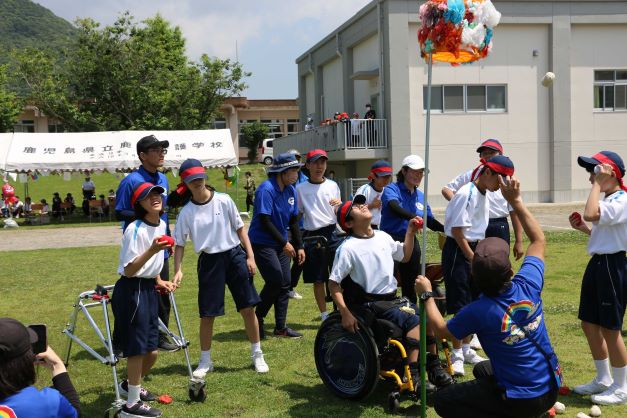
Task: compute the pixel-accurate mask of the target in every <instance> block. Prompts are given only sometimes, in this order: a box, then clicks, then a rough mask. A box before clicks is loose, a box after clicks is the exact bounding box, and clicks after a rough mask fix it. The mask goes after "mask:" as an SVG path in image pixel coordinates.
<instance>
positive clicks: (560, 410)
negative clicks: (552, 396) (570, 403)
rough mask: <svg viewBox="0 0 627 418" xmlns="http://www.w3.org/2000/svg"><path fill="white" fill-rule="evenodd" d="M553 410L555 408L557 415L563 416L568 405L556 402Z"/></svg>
mask: <svg viewBox="0 0 627 418" xmlns="http://www.w3.org/2000/svg"><path fill="white" fill-rule="evenodd" d="M553 408H555V413H556V414H563V413H565V412H566V405H564V404H563V403H561V402H555V405H553Z"/></svg>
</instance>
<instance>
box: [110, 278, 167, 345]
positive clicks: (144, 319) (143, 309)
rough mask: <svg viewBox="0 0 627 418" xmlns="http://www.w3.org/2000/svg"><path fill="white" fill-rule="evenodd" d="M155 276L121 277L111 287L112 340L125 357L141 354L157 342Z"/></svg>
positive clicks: (157, 322) (157, 321) (157, 303)
mask: <svg viewBox="0 0 627 418" xmlns="http://www.w3.org/2000/svg"><path fill="white" fill-rule="evenodd" d="M155 284H156V281H155V279H142V278H138V277H130V278H129V277H125V276H122V277H120V279H119V280H118V281H117V283H116V284H115V287H114V288H113V296H112V297H111V310H112V311H113V316H114V317H115V327H114V331H113V340H114V341H115V344H116V346H117V347H118V348H119V349H121V350H122V352H123V353H124V355H125V357H132V356H140V355H143V354H146V353H150V352H151V351H155V350H156V349H157V345H158V344H159V316H158V311H159V293H158V292H157V291H156V290H155Z"/></svg>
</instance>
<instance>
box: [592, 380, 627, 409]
mask: <svg viewBox="0 0 627 418" xmlns="http://www.w3.org/2000/svg"><path fill="white" fill-rule="evenodd" d="M590 400H591V401H592V402H593V403H596V404H599V405H627V392H625V391H624V390H622V389H620V388H619V387H618V385H612V386H610V387H609V388H607V390H606V391H605V392H602V393H599V394H598V395H592V396H591V397H590Z"/></svg>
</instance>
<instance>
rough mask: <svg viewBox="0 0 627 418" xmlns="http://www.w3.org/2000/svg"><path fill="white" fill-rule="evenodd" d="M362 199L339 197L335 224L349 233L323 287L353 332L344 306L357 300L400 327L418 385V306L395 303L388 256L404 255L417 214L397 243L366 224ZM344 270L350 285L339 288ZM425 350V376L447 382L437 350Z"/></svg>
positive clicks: (409, 246)
mask: <svg viewBox="0 0 627 418" xmlns="http://www.w3.org/2000/svg"><path fill="white" fill-rule="evenodd" d="M365 203H366V198H365V197H364V196H363V195H357V196H355V198H354V199H353V201H352V202H350V201H349V202H344V203H343V204H342V205H341V206H340V207H339V209H338V211H337V219H338V224H339V225H340V227H342V229H343V230H344V231H346V232H347V233H348V234H349V236H348V237H347V238H346V239H345V240H344V241H343V242H342V244H341V245H340V246H339V247H338V250H337V252H336V254H335V260H334V262H333V268H332V270H331V274H330V276H329V291H330V293H331V296H332V297H333V301H334V302H335V304H336V305H337V306H338V309H339V311H340V314H341V316H342V326H343V327H344V328H345V329H346V330H347V331H349V332H356V331H357V330H358V329H359V323H358V321H357V319H356V318H355V316H354V315H353V314H352V313H351V311H350V310H349V308H348V306H347V305H349V306H350V305H357V304H358V305H361V306H364V307H366V308H369V309H370V310H372V312H373V313H374V315H375V316H376V317H377V318H380V319H385V320H388V321H390V322H392V323H394V324H395V325H396V326H398V327H399V328H401V330H402V331H403V335H404V338H405V347H406V349H407V358H408V361H409V367H410V371H411V374H412V377H413V381H414V386H415V387H416V390H418V386H419V382H420V378H419V366H418V349H419V346H420V345H419V339H420V330H419V323H420V320H419V318H418V315H416V313H415V312H418V309H417V308H416V306H415V305H414V304H412V303H411V302H409V301H405V303H399V302H401V301H402V300H400V299H398V298H397V297H396V288H397V286H398V283H397V281H396V278H395V277H394V261H395V260H396V261H401V262H404V261H407V260H409V258H410V257H411V254H412V250H413V246H414V235H415V234H416V232H417V231H418V229H419V228H420V227H421V225H422V219H420V218H418V217H417V218H414V219H413V220H412V221H411V222H409V225H408V227H407V232H406V233H405V241H404V243H399V242H397V241H394V240H393V239H392V237H390V236H389V235H388V234H387V233H385V232H383V231H379V230H373V229H372V227H371V225H370V221H371V219H372V214H371V213H370V211H369V210H368V206H367V205H366V204H365ZM348 276H350V279H348V280H346V281H345V283H344V286H343V287H344V290H347V287H348V286H347V285H348V283H351V285H352V286H350V290H349V291H347V292H346V294H343V293H342V288H341V287H340V283H342V281H343V280H344V279H346V278H347V277H348ZM345 296H346V298H345ZM389 301H394V302H396V303H389ZM429 356H430V357H429V363H430V364H429V365H428V368H429V369H430V370H431V371H430V373H429V378H430V380H431V381H432V382H433V381H434V380H436V382H433V383H436V384H438V386H443V385H446V384H449V383H451V382H452V379H451V377H450V376H449V375H448V374H447V373H446V372H444V371H443V370H442V367H441V364H440V361H439V358H438V357H437V355H436V354H429ZM429 366H431V367H429ZM433 371H435V374H434V373H433ZM447 377H448V379H447ZM433 390H435V387H434V386H433V384H432V383H430V382H429V381H428V382H427V391H433Z"/></svg>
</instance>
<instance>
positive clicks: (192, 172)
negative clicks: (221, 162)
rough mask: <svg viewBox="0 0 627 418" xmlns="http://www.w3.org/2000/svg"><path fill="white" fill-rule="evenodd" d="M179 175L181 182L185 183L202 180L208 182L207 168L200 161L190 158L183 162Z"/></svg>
mask: <svg viewBox="0 0 627 418" xmlns="http://www.w3.org/2000/svg"><path fill="white" fill-rule="evenodd" d="M179 175H180V176H181V180H183V181H184V182H185V183H189V182H191V181H194V180H196V179H201V178H202V179H205V180H207V172H206V171H205V167H203V166H202V163H201V162H200V161H198V160H195V159H193V158H188V159H187V160H185V161H183V164H181V167H180V168H179Z"/></svg>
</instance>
